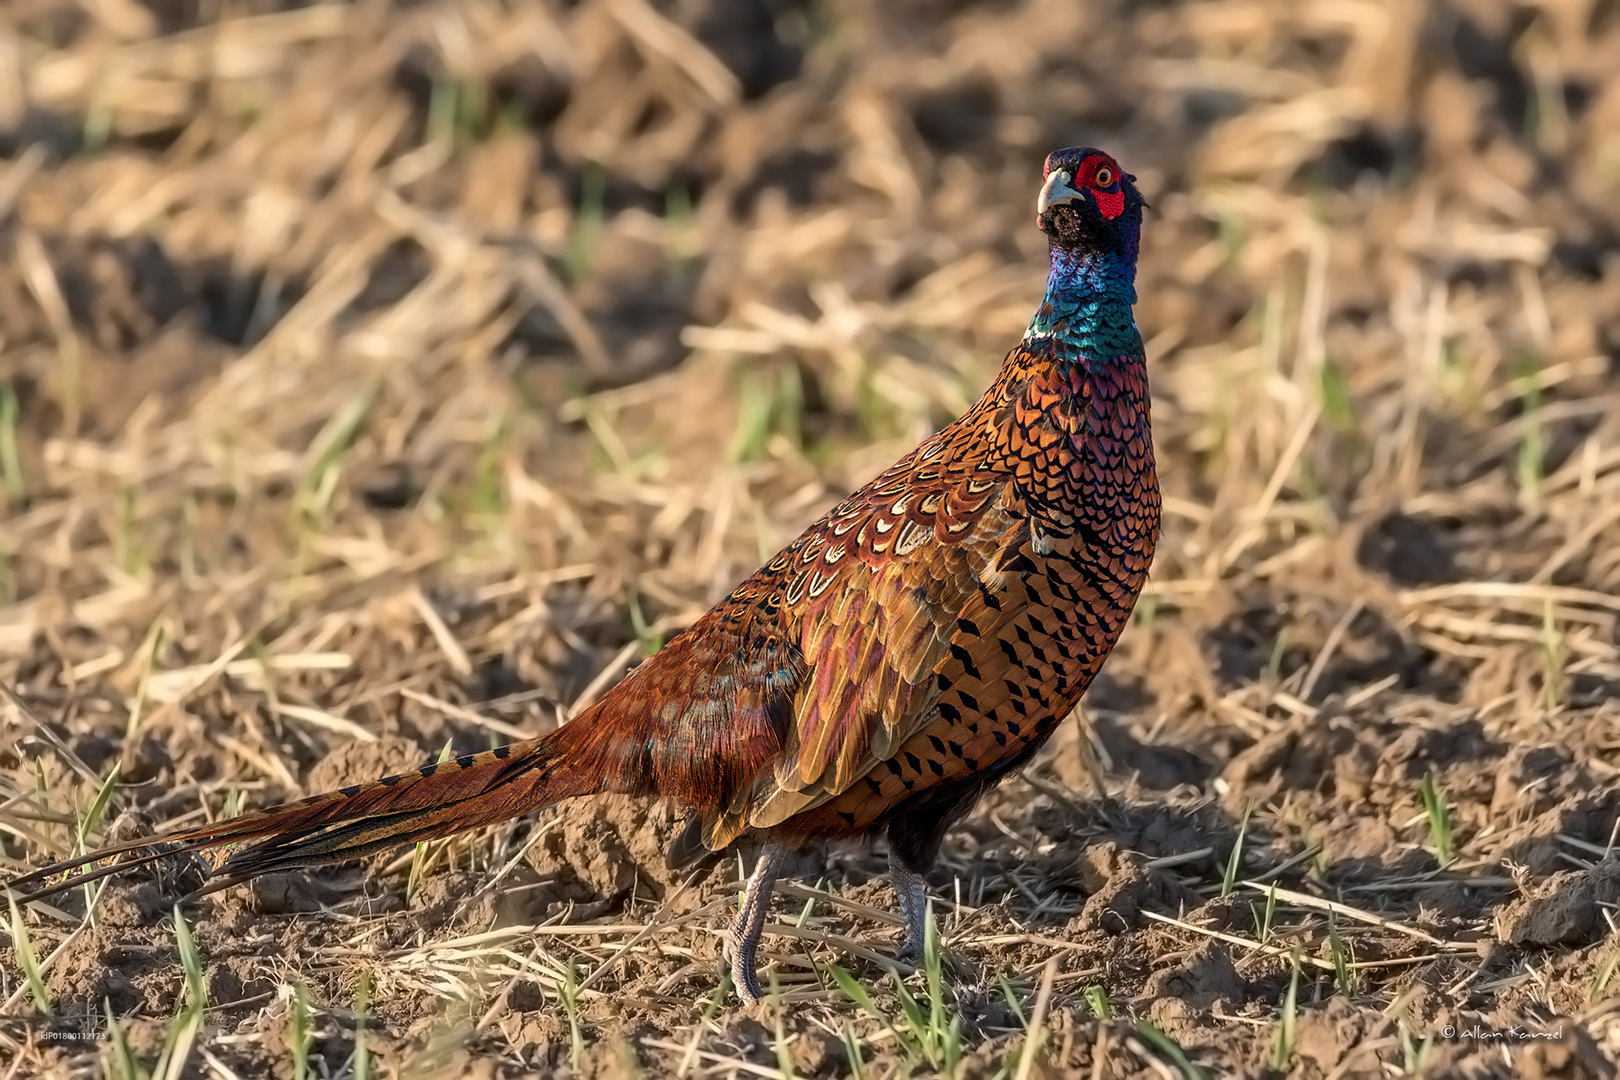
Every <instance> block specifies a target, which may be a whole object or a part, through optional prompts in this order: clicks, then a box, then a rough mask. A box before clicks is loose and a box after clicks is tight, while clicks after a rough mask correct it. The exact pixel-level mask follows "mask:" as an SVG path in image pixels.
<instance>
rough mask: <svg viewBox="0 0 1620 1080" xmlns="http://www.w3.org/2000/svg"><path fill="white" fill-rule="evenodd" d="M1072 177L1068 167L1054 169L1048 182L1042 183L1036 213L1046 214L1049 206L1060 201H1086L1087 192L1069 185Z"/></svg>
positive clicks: (1036, 202)
mask: <svg viewBox="0 0 1620 1080" xmlns="http://www.w3.org/2000/svg"><path fill="white" fill-rule="evenodd" d="M1071 179H1073V177H1071V176H1070V175H1069V171H1068V170H1067V169H1053V170H1052V172H1051V174H1050V175H1049V176H1047V178H1046V183H1045V184H1043V185H1041V194H1040V196H1039V197H1038V198H1036V200H1035V213H1037V214H1044V213H1046V208H1047V207H1049V206H1056V205H1057V204H1058V203H1066V202H1085V201H1086V196H1085V193H1084V192H1082V191H1076V190H1075V189H1074V188H1072V187H1070V186H1069V181H1070V180H1071Z"/></svg>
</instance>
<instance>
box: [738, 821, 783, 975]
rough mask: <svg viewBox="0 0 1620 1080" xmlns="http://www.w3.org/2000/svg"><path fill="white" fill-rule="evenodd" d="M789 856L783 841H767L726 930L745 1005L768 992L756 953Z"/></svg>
mask: <svg viewBox="0 0 1620 1080" xmlns="http://www.w3.org/2000/svg"><path fill="white" fill-rule="evenodd" d="M786 857H787V849H786V848H784V847H782V846H781V845H779V844H766V845H765V849H764V850H763V851H761V852H760V853H759V862H758V863H756V864H755V865H754V872H753V873H752V874H751V875H749V878H748V885H747V886H746V887H745V888H744V889H743V895H742V903H741V904H739V905H738V907H737V917H736V918H735V919H733V920H732V921H731V929H729V930H727V931H726V944H725V955H726V957H727V958H728V959H729V960H730V962H731V985H732V986H733V987H734V988H735V989H736V991H737V996H738V997H739V998H741V999H742V1003H743V1004H744V1005H745V1006H747V1005H755V1004H758V1003H759V1001H760V999H762V998H763V997H764V996H765V994H764V992H763V991H761V990H760V988H759V976H758V975H757V974H755V972H754V956H755V953H756V952H757V951H758V950H759V938H760V935H761V934H762V933H763V932H764V930H765V914H766V912H768V911H769V910H770V907H771V890H772V889H774V888H775V887H776V875H777V872H778V871H780V870H781V869H782V860H783V859H784V858H786Z"/></svg>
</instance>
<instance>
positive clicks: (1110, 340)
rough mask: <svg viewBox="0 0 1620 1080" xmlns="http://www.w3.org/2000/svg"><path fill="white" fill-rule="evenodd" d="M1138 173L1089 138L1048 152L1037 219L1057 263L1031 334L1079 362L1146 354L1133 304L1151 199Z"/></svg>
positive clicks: (1027, 337)
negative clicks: (1052, 341) (1051, 342)
mask: <svg viewBox="0 0 1620 1080" xmlns="http://www.w3.org/2000/svg"><path fill="white" fill-rule="evenodd" d="M1135 179H1136V178H1135V177H1133V176H1132V175H1131V174H1130V173H1128V172H1126V171H1125V170H1124V169H1122V168H1120V167H1119V162H1117V161H1115V160H1114V159H1113V158H1112V157H1111V156H1109V155H1108V154H1105V153H1103V152H1102V151H1101V150H1094V149H1092V148H1091V147H1089V146H1080V147H1070V148H1069V149H1066V150H1056V151H1053V152H1052V153H1051V154H1050V155H1048V156H1047V159H1046V168H1045V170H1044V182H1043V183H1042V184H1041V192H1040V194H1039V195H1038V196H1037V197H1036V199H1035V221H1036V224H1037V225H1039V226H1040V230H1041V231H1042V232H1043V233H1045V234H1046V236H1047V239H1048V240H1049V241H1051V247H1052V271H1051V274H1050V276H1049V277H1048V278H1047V283H1046V296H1045V297H1044V298H1043V299H1042V301H1041V306H1040V308H1039V310H1038V311H1037V312H1036V313H1035V318H1034V320H1033V321H1032V322H1031V323H1030V327H1029V332H1028V333H1027V334H1026V335H1025V340H1026V341H1028V340H1030V339H1031V338H1036V337H1042V338H1052V339H1055V342H1056V344H1057V345H1058V346H1059V347H1060V349H1061V350H1062V351H1063V352H1064V353H1065V354H1066V355H1068V356H1070V357H1072V358H1073V359H1074V360H1076V361H1077V362H1082V363H1086V362H1090V363H1096V362H1105V361H1110V360H1114V359H1116V358H1131V359H1137V360H1140V359H1141V356H1142V339H1141V335H1140V333H1139V332H1138V331H1137V328H1136V321H1135V319H1134V318H1133V317H1132V315H1131V305H1132V304H1134V303H1135V302H1136V254H1137V250H1138V248H1139V247H1140V244H1141V236H1142V209H1143V207H1145V206H1146V205H1147V203H1146V201H1145V200H1143V198H1142V195H1141V192H1139V191H1137V190H1136V184H1135V183H1134V182H1133V181H1134V180H1135Z"/></svg>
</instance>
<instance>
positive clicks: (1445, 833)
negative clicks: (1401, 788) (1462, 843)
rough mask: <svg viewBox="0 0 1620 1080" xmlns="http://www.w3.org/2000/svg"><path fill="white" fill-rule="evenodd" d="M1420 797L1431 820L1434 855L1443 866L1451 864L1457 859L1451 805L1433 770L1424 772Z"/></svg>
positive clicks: (1419, 790)
mask: <svg viewBox="0 0 1620 1080" xmlns="http://www.w3.org/2000/svg"><path fill="white" fill-rule="evenodd" d="M1418 797H1419V798H1420V799H1421V800H1422V802H1423V816H1424V817H1426V818H1427V819H1428V822H1429V842H1430V844H1432V845H1433V847H1434V857H1435V858H1436V859H1437V860H1439V863H1440V865H1441V866H1442V867H1447V866H1450V865H1451V864H1452V863H1453V862H1455V861H1456V859H1457V844H1456V837H1455V836H1454V834H1453V832H1452V827H1451V807H1450V805H1449V804H1448V803H1447V802H1446V796H1445V792H1444V791H1442V790H1441V789H1440V784H1439V782H1438V781H1436V780H1435V778H1434V772H1433V771H1432V770H1431V771H1429V772H1426V773H1424V774H1423V783H1422V785H1421V786H1420V787H1419V789H1418Z"/></svg>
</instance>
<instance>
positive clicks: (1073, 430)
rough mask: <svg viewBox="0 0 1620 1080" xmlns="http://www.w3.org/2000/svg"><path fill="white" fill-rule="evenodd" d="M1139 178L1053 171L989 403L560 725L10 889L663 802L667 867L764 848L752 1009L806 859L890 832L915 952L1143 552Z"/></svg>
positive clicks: (734, 934)
mask: <svg viewBox="0 0 1620 1080" xmlns="http://www.w3.org/2000/svg"><path fill="white" fill-rule="evenodd" d="M1134 179H1135V178H1134V177H1132V176H1131V175H1130V174H1129V173H1127V172H1125V171H1124V170H1123V169H1121V168H1120V166H1119V164H1118V163H1117V162H1116V161H1115V160H1114V159H1113V158H1112V157H1110V156H1109V155H1108V154H1106V153H1103V152H1102V151H1099V150H1094V149H1090V148H1072V149H1065V150H1058V151H1056V152H1054V153H1053V154H1051V155H1050V156H1049V157H1048V158H1047V159H1046V163H1045V168H1044V171H1043V183H1042V185H1041V188H1040V194H1039V195H1038V197H1037V198H1036V202H1035V209H1036V223H1037V225H1038V227H1039V228H1040V229H1041V231H1042V232H1044V233H1045V234H1046V236H1047V238H1048V241H1049V246H1050V249H1051V270H1050V274H1049V276H1048V279H1047V285H1046V294H1045V296H1044V298H1043V299H1042V301H1041V305H1040V308H1039V309H1038V310H1037V311H1036V313H1035V317H1034V319H1033V320H1032V321H1031V323H1030V326H1029V329H1028V331H1027V332H1026V333H1025V334H1024V337H1023V340H1022V341H1020V342H1019V343H1018V345H1017V346H1016V347H1014V348H1013V350H1012V351H1011V352H1009V353H1008V354H1007V356H1006V359H1005V360H1004V361H1003V363H1002V366H1001V369H1000V372H999V374H998V375H997V376H996V378H995V381H994V382H993V383H992V384H991V386H990V388H989V389H988V390H987V391H986V392H985V394H984V396H983V397H982V398H980V399H979V401H978V403H977V404H975V405H974V406H973V407H972V408H971V409H969V410H968V411H967V413H966V414H964V415H963V416H962V417H961V418H960V419H958V420H956V421H955V422H953V423H951V424H950V425H948V426H947V427H945V428H944V429H943V430H941V431H940V432H939V433H937V434H936V435H934V436H933V437H932V438H929V439H928V440H926V441H925V442H923V443H922V445H920V446H918V447H917V448H916V449H915V450H913V451H911V452H910V453H909V454H907V455H906V456H905V457H903V458H901V459H900V461H898V462H897V463H895V464H894V465H893V466H892V467H890V468H889V469H888V470H887V471H885V472H883V473H882V474H881V475H879V476H878V477H877V478H876V479H874V480H873V481H872V482H871V483H869V484H867V485H866V486H865V487H863V488H861V489H860V490H859V491H857V492H855V493H854V494H853V495H851V496H849V497H848V498H847V499H845V500H844V501H843V502H841V503H839V504H838V505H837V506H835V507H834V508H833V509H832V511H831V512H829V513H828V514H827V516H826V517H824V518H822V519H821V520H820V521H818V522H816V523H815V524H814V525H812V526H810V528H809V529H807V530H806V531H805V532H804V534H803V535H801V536H800V537H799V538H798V539H797V540H795V541H793V542H792V543H791V544H789V545H788V546H787V547H786V548H785V549H783V550H782V551H781V552H780V553H779V554H778V555H777V556H776V557H775V558H773V559H772V560H771V561H770V562H769V563H768V564H766V565H765V566H764V567H763V568H761V569H760V570H759V571H758V572H756V573H755V574H754V575H753V576H751V577H749V578H748V579H747V580H746V581H744V582H743V583H742V584H740V585H738V586H737V587H736V588H735V589H734V590H733V591H732V592H731V594H730V595H728V596H727V597H726V598H725V599H724V600H722V601H720V603H719V604H717V605H716V606H715V607H714V608H713V609H711V610H710V611H709V612H708V613H706V614H705V615H703V616H702V617H701V618H700V619H698V620H697V621H696V622H695V623H693V624H692V625H691V626H690V627H688V628H687V629H686V630H685V631H684V632H682V633H681V634H679V635H678V636H676V637H675V638H673V639H671V640H670V642H669V643H668V644H667V645H665V646H664V648H663V649H661V650H660V651H659V652H658V653H656V654H655V655H654V656H652V657H651V658H649V659H648V660H647V661H645V662H644V663H642V664H641V665H640V666H639V667H637V668H635V669H634V670H633V671H631V672H630V673H629V674H628V675H626V676H625V677H624V679H623V680H621V681H620V682H619V684H618V685H617V686H616V687H615V688H614V689H613V690H612V691H611V692H609V693H608V694H606V695H605V696H603V697H602V698H601V700H599V701H598V702H597V703H596V704H595V705H593V706H591V707H590V708H589V709H587V710H585V711H584V712H582V713H581V714H580V715H579V716H578V717H576V718H575V719H573V720H572V721H570V722H569V723H567V724H565V725H563V726H561V727H559V728H558V729H557V730H556V731H553V732H552V733H550V734H548V735H546V736H544V737H542V738H537V739H530V740H526V741H522V742H517V743H513V744H511V745H509V746H502V747H499V748H497V749H494V750H490V751H487V752H484V753H479V754H469V755H467V756H464V757H461V758H457V759H455V760H452V761H446V762H443V763H440V764H433V765H426V766H424V767H422V768H420V769H418V770H416V771H415V772H410V773H405V774H402V775H398V776H387V777H383V778H382V779H379V780H374V781H371V782H369V783H365V784H357V785H354V786H352V787H346V788H343V789H342V790H340V791H334V792H329V793H327V794H324V795H316V796H313V797H311V798H307V799H303V800H301V801H298V802H293V803H288V804H286V805H283V806H279V807H274V808H271V809H267V810H262V811H259V812H256V813H250V814H246V815H243V816H241V817H237V818H233V819H230V820H227V821H222V822H219V823H216V824H212V825H206V826H203V827H201V828H196V829H190V830H187V831H183V832H176V833H171V834H168V835H161V836H158V837H154V838H147V839H143V840H137V841H133V842H129V843H124V844H119V845H116V846H113V847H108V848H104V849H102V850H100V851H96V852H93V853H91V854H88V855H85V856H82V857H80V858H76V859H70V860H67V861H64V862H59V863H56V864H55V865H52V866H47V867H45V868H43V869H41V870H37V871H35V872H33V873H29V874H25V875H23V876H20V877H17V878H15V879H14V880H12V881H11V882H9V883H8V885H9V887H11V888H12V889H14V890H16V891H17V893H18V894H19V895H20V896H22V897H23V898H24V899H40V898H43V897H45V896H48V895H51V894H53V893H57V892H60V891H61V890H63V889H66V888H69V887H70V886H73V885H77V884H81V883H84V882H87V881H92V880H95V879H98V878H101V877H105V876H107V875H109V874H113V873H118V872H120V871H123V870H125V869H128V868H130V867H132V866H136V865H140V864H145V863H152V862H157V861H159V860H167V859H171V858H174V857H177V856H187V857H189V858H191V859H194V860H196V861H197V862H199V863H200V864H201V865H202V868H203V870H204V872H205V873H207V874H208V875H209V878H210V880H209V881H208V882H207V885H206V887H205V890H204V891H213V890H214V889H217V888H221V887H223V886H225V885H228V884H233V883H236V882H239V881H242V880H245V879H247V878H251V877H254V876H256V875H259V874H264V873H268V872H271V871H278V870H286V869H289V868H293V867H302V866H308V865H313V864H317V863H326V862H335V861H340V860H346V859H352V858H356V857H358V856H363V855H367V854H371V853H374V852H378V851H383V850H387V849H390V848H394V847H397V846H400V845H403V844H409V843H412V842H415V841H420V840H427V839H432V838H436V837H442V836H446V835H448V834H451V833H455V832H459V831H461V830H464V829H471V828H475V827H477V826H480V825H487V824H491V823H494V822H500V821H503V820H507V819H510V818H513V817H516V816H518V815H520V814H523V813H525V812H528V811H531V810H536V809H539V808H541V807H544V806H548V805H550V804H553V803H556V802H558V801H559V800H562V799H568V798H574V797H577V796H583V795H590V794H595V793H598V792H620V793H626V794H630V795H639V796H654V795H661V796H668V797H671V798H672V799H674V800H675V801H676V802H678V803H679V804H681V805H683V806H684V807H685V808H686V810H687V818H686V824H685V827H684V829H683V831H682V832H681V833H680V834H679V835H678V836H677V838H676V839H675V841H674V842H673V843H672V845H671V847H670V850H669V852H668V855H667V858H668V862H669V865H670V866H671V868H682V867H687V866H692V865H694V864H697V863H699V862H701V861H703V860H705V859H706V858H709V857H711V856H712V855H713V854H714V853H718V852H721V851H723V850H725V849H727V848H729V847H730V846H732V845H734V844H738V843H739V842H742V843H746V844H749V845H755V844H757V845H759V846H760V850H761V854H760V857H759V859H758V862H757V864H756V867H755V869H754V871H753V873H752V875H751V876H750V877H749V879H748V882H747V885H746V888H745V890H744V892H743V895H742V898H741V902H740V905H739V910H738V912H737V914H736V916H735V919H734V921H733V922H732V924H731V926H730V929H729V931H728V932H727V934H726V937H725V950H724V951H725V954H726V958H727V960H728V961H729V966H730V975H731V978H732V985H733V986H734V988H735V989H736V992H737V994H738V996H739V997H740V998H741V999H742V1001H743V1002H744V1003H745V1004H753V1003H755V1002H757V1001H759V1000H760V998H761V996H762V995H761V990H760V984H759V980H758V978H757V976H756V974H755V970H754V967H755V963H754V962H755V954H756V949H757V947H758V944H759V940H760V937H761V934H762V932H763V929H764V924H765V915H766V909H767V907H768V905H769V903H770V897H771V892H772V889H773V887H774V885H775V881H776V877H777V874H778V871H779V870H780V869H781V866H782V862H783V859H784V857H785V855H786V854H787V853H788V852H790V851H792V850H795V849H798V848H801V847H803V846H806V845H810V844H816V843H821V842H825V841H830V840H836V839H838V838H844V837H857V838H858V837H874V836H877V835H879V834H883V835H885V836H886V837H887V840H888V846H889V852H890V855H889V867H890V874H891V878H892V881H893V884H894V889H895V892H896V894H897V896H898V899H899V907H900V913H901V915H902V917H903V922H904V927H905V938H904V942H903V944H902V947H901V953H902V955H907V954H910V955H915V954H918V953H919V952H920V951H921V948H922V944H923V934H924V925H925V919H926V906H925V905H926V892H925V886H924V880H923V875H924V874H925V873H927V871H928V870H929V868H930V867H931V866H932V864H933V863H934V861H935V859H936V858H937V856H938V853H939V849H940V844H941V840H942V839H943V837H944V835H945V833H946V831H947V830H948V829H949V828H950V827H951V826H952V824H953V823H955V822H956V821H958V820H959V819H961V818H962V816H963V815H964V814H966V813H967V812H968V810H969V809H970V808H971V807H972V806H973V805H974V803H975V802H976V801H977V800H978V799H979V797H980V796H981V795H983V794H984V792H985V791H986V790H988V789H989V788H991V787H993V786H994V785H996V784H997V783H999V782H1000V781H1001V780H1002V779H1004V778H1005V777H1006V776H1007V775H1008V774H1009V773H1010V772H1012V771H1013V770H1016V769H1018V768H1019V767H1020V766H1022V765H1023V764H1024V763H1026V762H1027V761H1029V759H1030V758H1031V756H1032V755H1033V754H1034V753H1035V752H1036V750H1038V749H1039V748H1040V746H1041V745H1042V744H1043V743H1044V742H1045V741H1046V740H1047V738H1048V737H1050V735H1051V734H1052V731H1053V729H1054V728H1055V727H1056V726H1057V725H1058V723H1059V722H1061V721H1062V720H1063V718H1064V717H1065V716H1066V715H1068V713H1069V712H1070V711H1071V710H1072V709H1073V707H1074V705H1075V704H1076V703H1077V702H1078V700H1079V698H1080V695H1081V694H1082V693H1083V692H1084V691H1085V689H1086V687H1087V685H1088V684H1090V682H1091V680H1092V678H1093V677H1094V676H1095V675H1096V674H1097V671H1098V669H1099V668H1101V666H1102V664H1103V661H1104V660H1105V659H1106V658H1107V657H1108V654H1109V653H1110V651H1112V649H1113V647H1114V644H1115V642H1116V641H1117V640H1118V638H1119V635H1120V632H1121V631H1122V630H1123V629H1124V626H1125V623H1126V620H1127V619H1128V618H1129V616H1130V613H1131V609H1132V607H1133V606H1134V605H1135V602H1136V599H1137V597H1138V596H1139V595H1140V593H1141V591H1142V587H1143V585H1144V583H1145V581H1146V578H1147V574H1148V567H1149V564H1150V563H1151V561H1152V558H1153V550H1154V546H1155V544H1156V543H1157V540H1158V533H1159V515H1160V497H1159V488H1158V479H1157V476H1156V473H1155V469H1154V459H1153V441H1152V435H1151V431H1150V429H1149V418H1148V384H1147V372H1146V364H1145V357H1144V355H1143V346H1142V337H1141V334H1140V332H1139V331H1138V330H1137V327H1136V322H1135V319H1134V317H1133V315H1132V305H1133V304H1134V303H1135V300H1136V289H1135V273H1136V260H1137V250H1138V243H1139V239H1140V234H1141V224H1142V210H1143V208H1144V206H1145V205H1146V204H1145V202H1144V201H1143V199H1142V197H1141V195H1140V194H1139V193H1138V192H1137V190H1136V187H1135V185H1134V183H1133V181H1134Z"/></svg>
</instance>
